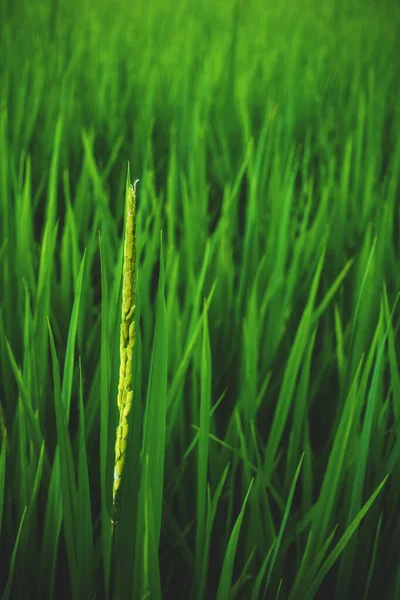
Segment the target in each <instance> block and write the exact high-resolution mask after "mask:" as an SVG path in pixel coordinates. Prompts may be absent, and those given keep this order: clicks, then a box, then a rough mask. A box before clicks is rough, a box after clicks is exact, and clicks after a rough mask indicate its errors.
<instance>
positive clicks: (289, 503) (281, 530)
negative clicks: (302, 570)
mask: <svg viewBox="0 0 400 600" xmlns="http://www.w3.org/2000/svg"><path fill="white" fill-rule="evenodd" d="M303 459H304V452H303V454H302V455H301V458H300V462H299V464H298V466H297V469H296V473H295V474H294V477H293V482H292V485H291V486H290V491H289V496H288V500H287V503H286V508H285V512H284V515H283V519H282V523H281V526H280V528H279V533H278V538H277V540H276V544H275V548H274V553H273V555H272V559H271V564H270V567H269V571H268V576H267V581H266V583H265V588H264V596H265V595H266V594H267V589H268V585H269V582H270V581H271V575H272V569H273V568H274V564H275V561H276V558H277V556H278V552H279V548H280V547H281V543H282V538H283V533H284V531H285V527H286V523H287V520H288V518H289V513H290V509H291V506H292V502H293V496H294V491H295V489H296V483H297V480H298V478H299V475H300V470H301V465H302V464H303Z"/></svg>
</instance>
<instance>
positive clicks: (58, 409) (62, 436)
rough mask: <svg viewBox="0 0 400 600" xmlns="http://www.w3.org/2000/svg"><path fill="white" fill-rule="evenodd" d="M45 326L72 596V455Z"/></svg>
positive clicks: (74, 493)
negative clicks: (51, 374) (50, 366)
mask: <svg viewBox="0 0 400 600" xmlns="http://www.w3.org/2000/svg"><path fill="white" fill-rule="evenodd" d="M48 327H49V339H50V350H51V357H52V364H53V381H54V403H55V413H56V428H57V440H58V449H59V457H60V484H61V498H62V512H63V522H64V535H65V545H66V551H67V559H68V567H69V579H70V584H71V590H72V596H73V598H78V589H79V587H78V570H77V568H78V567H77V552H76V538H75V536H76V527H77V523H78V520H77V510H78V507H77V491H76V479H75V471H74V462H73V456H72V448H71V442H70V438H69V433H68V427H67V420H66V413H65V410H64V405H63V403H62V400H61V384H60V367H59V362H58V358H57V352H56V348H55V344H54V338H53V333H52V330H51V327H50V323H49V324H48Z"/></svg>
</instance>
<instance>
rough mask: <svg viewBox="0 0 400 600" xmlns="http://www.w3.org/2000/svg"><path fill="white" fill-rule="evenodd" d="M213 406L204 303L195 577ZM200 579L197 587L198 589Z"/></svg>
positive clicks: (201, 546) (202, 532) (203, 525)
mask: <svg viewBox="0 0 400 600" xmlns="http://www.w3.org/2000/svg"><path fill="white" fill-rule="evenodd" d="M210 406H211V350H210V338H209V332H208V318H207V308H206V305H204V321H203V344H202V357H201V398H200V428H199V445H198V455H197V525H196V567H195V578H196V579H197V578H198V577H199V576H200V574H201V573H202V560H203V559H204V549H205V548H204V544H205V534H206V531H205V528H206V502H207V471H208V446H209V432H210ZM198 587H199V580H198V579H197V584H196V585H195V588H196V589H198Z"/></svg>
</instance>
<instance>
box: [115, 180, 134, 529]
mask: <svg viewBox="0 0 400 600" xmlns="http://www.w3.org/2000/svg"><path fill="white" fill-rule="evenodd" d="M135 217H136V183H135V185H134V186H132V185H130V186H128V188H127V195H126V220H125V241H124V262H123V282H122V315H121V316H122V319H121V330H120V370H119V383H118V397H117V403H118V411H119V422H118V426H117V432H116V442H115V465H114V484H113V515H114V516H113V520H114V522H115V520H116V516H115V515H117V512H118V511H117V503H118V496H119V489H120V486H121V480H122V474H123V470H124V463H125V455H126V444H127V437H128V433H129V424H128V420H127V418H128V415H129V413H130V410H131V407H132V401H133V390H132V351H133V347H134V344H135V321H134V313H135V295H136V291H135V271H136V223H135Z"/></svg>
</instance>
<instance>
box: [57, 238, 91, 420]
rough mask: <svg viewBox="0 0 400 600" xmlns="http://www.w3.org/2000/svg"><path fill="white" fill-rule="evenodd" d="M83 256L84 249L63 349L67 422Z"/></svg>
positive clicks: (63, 386) (63, 383) (62, 393)
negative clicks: (65, 343) (66, 338)
mask: <svg viewBox="0 0 400 600" xmlns="http://www.w3.org/2000/svg"><path fill="white" fill-rule="evenodd" d="M85 257H86V250H85V252H84V254H83V258H82V262H81V266H80V269H79V275H78V281H77V284H76V292H75V300H74V306H73V308H72V314H71V320H70V323H69V331H68V341H67V349H66V351H65V363H64V374H63V382H62V392H61V398H62V403H63V405H64V409H65V417H66V420H67V423H68V421H69V413H70V406H71V392H72V376H73V370H74V362H75V340H76V332H77V328H78V319H79V305H80V301H81V294H82V280H83V273H84V269H85Z"/></svg>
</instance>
